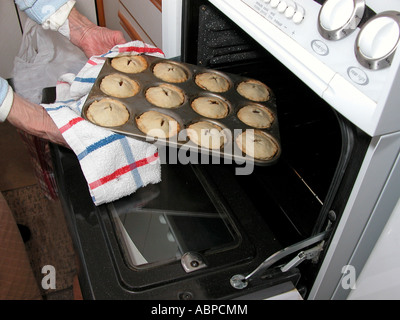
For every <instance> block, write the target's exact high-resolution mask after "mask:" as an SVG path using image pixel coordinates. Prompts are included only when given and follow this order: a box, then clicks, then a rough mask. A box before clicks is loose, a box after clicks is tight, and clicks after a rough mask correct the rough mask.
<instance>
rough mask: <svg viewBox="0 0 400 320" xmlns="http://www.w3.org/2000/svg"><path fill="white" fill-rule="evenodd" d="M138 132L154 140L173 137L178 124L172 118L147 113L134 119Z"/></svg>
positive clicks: (177, 130) (177, 129) (154, 112)
mask: <svg viewBox="0 0 400 320" xmlns="http://www.w3.org/2000/svg"><path fill="white" fill-rule="evenodd" d="M136 124H137V126H138V128H139V130H140V131H142V132H143V133H145V134H147V135H149V136H151V137H156V138H169V137H173V136H175V135H176V134H177V133H178V132H179V130H180V126H179V123H178V122H177V121H176V120H175V119H174V118H172V117H170V116H167V115H166V114H163V113H160V112H157V111H147V112H145V113H143V114H142V115H140V116H139V117H137V118H136Z"/></svg>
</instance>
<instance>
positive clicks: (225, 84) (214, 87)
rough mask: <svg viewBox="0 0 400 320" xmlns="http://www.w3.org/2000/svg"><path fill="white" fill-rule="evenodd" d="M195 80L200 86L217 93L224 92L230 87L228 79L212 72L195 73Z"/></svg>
mask: <svg viewBox="0 0 400 320" xmlns="http://www.w3.org/2000/svg"><path fill="white" fill-rule="evenodd" d="M195 82H196V84H197V85H198V86H199V87H200V88H203V89H204V90H208V91H211V92H217V93H221V92H226V91H228V90H229V87H230V85H229V81H228V80H227V79H226V78H225V77H223V76H221V75H219V74H217V73H214V72H205V73H201V74H199V75H197V76H196V78H195Z"/></svg>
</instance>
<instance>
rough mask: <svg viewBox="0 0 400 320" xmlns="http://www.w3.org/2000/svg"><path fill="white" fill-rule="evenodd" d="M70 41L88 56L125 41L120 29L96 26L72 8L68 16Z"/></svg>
mask: <svg viewBox="0 0 400 320" xmlns="http://www.w3.org/2000/svg"><path fill="white" fill-rule="evenodd" d="M68 21H69V28H70V38H71V42H72V43H73V44H74V45H76V46H77V47H79V48H81V49H82V50H83V52H84V53H85V54H86V56H87V57H88V58H90V57H92V56H94V55H101V54H104V53H107V52H108V51H109V50H110V49H112V48H113V47H114V46H116V45H117V44H123V43H126V40H125V38H124V36H123V34H122V32H121V31H114V30H110V29H107V28H104V27H99V26H96V25H95V24H94V23H92V22H91V21H90V20H89V19H87V18H86V17H85V16H83V15H81V14H80V13H79V12H78V10H76V9H75V8H73V9H72V10H71V13H70V14H69V16H68Z"/></svg>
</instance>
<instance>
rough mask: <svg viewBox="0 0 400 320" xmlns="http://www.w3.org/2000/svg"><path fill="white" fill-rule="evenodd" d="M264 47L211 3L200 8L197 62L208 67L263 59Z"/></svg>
mask: <svg viewBox="0 0 400 320" xmlns="http://www.w3.org/2000/svg"><path fill="white" fill-rule="evenodd" d="M263 56H264V50H261V49H260V48H259V45H258V44H257V43H256V42H254V41H249V38H248V36H247V35H246V34H245V33H244V32H243V31H242V30H241V29H239V28H238V27H237V25H235V24H234V23H232V22H231V21H230V20H228V19H226V18H225V17H224V16H222V15H221V14H220V13H219V12H217V10H216V9H214V8H213V7H212V6H210V5H202V6H200V9H199V34H198V50H197V64H198V65H201V66H205V67H210V68H218V67H223V66H224V65H228V64H232V63H239V62H240V64H246V63H251V62H254V61H257V60H259V59H262V58H263Z"/></svg>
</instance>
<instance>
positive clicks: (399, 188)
mask: <svg viewBox="0 0 400 320" xmlns="http://www.w3.org/2000/svg"><path fill="white" fill-rule="evenodd" d="M210 2H211V3H212V4H213V5H215V6H216V7H217V8H218V9H219V10H220V11H222V12H223V13H224V14H225V15H226V16H227V17H228V18H229V19H231V20H232V21H233V22H235V23H236V24H237V25H238V26H239V27H240V28H241V29H243V30H244V31H245V32H246V33H247V34H249V35H250V36H251V37H252V38H254V39H255V40H256V41H257V42H258V43H259V44H261V45H262V46H263V47H264V48H265V49H266V50H268V51H269V52H270V53H271V54H272V55H273V56H274V57H275V58H276V59H278V60H279V61H280V62H281V63H282V64H284V65H285V66H286V67H287V68H288V69H289V70H290V71H291V72H292V73H293V74H295V75H296V76H297V77H299V78H300V79H301V81H303V82H304V83H305V84H307V86H308V87H310V88H311V89H312V90H313V91H314V92H315V93H316V94H317V95H319V96H320V97H321V98H322V99H323V100H325V101H326V102H327V103H328V104H329V105H331V106H332V108H334V109H335V110H336V111H337V112H339V113H340V114H341V115H343V116H344V117H345V118H347V119H348V120H349V121H350V122H352V123H353V124H355V125H356V126H357V127H358V128H360V129H361V130H363V131H364V132H365V133H367V134H368V135H369V136H370V137H372V139H371V143H370V145H369V147H368V151H367V153H366V155H365V158H364V161H363V164H362V166H361V170H360V172H359V174H358V176H357V179H356V182H355V184H354V186H353V188H352V191H351V195H350V197H349V199H348V201H347V204H346V206H345V209H344V212H343V216H342V218H341V220H340V223H339V226H338V228H337V230H336V232H335V235H334V237H333V240H332V242H331V244H330V246H329V248H328V249H327V250H328V251H327V254H326V256H325V259H324V262H323V264H322V267H321V269H320V271H319V273H318V276H317V279H316V281H315V283H314V285H313V288H312V290H311V292H310V295H309V298H311V299H331V298H332V299H335V298H336V299H343V298H347V297H356V298H358V297H360V298H362V297H363V296H364V294H363V293H362V292H357V291H356V290H353V292H351V291H352V290H351V289H349V287H348V286H347V287H346V285H343V283H344V282H345V281H347V280H349V279H348V278H347V279H346V276H347V277H349V276H350V273H351V272H350V271H349V270H350V269H348V270H347V269H344V268H345V266H350V267H349V268H353V269H352V270H353V271H354V272H355V273H356V276H357V277H358V275H359V274H361V273H362V270H363V267H364V265H365V263H366V261H367V260H368V258H369V257H370V254H371V252H372V250H373V248H374V246H375V244H376V243H377V240H378V239H379V237H380V236H381V232H382V230H383V228H384V226H385V225H386V223H387V221H388V220H389V218H390V217H391V216H392V220H394V219H395V216H398V215H399V210H395V206H396V204H397V201H398V199H399V193H400V177H399V169H400V164H399V158H398V156H399V148H400V132H399V129H400V106H399V103H400V91H399V90H400V52H399V49H398V50H396V49H397V46H398V42H399V38H400V27H399V21H400V13H399V11H400V2H399V1H396V0H392V1H379V0H375V1H373V0H367V1H358V0H328V1H313V0H294V1H292V0H281V1H280V0H234V1H231V0H229V1H228V0H210ZM394 227H395V226H394ZM386 228H387V229H386V230H391V232H398V229H397V230H396V229H394V230H393V229H392V228H391V227H390V225H388V226H387V227H386ZM382 236H385V234H383V235H382ZM377 250H378V249H377ZM388 250H389V251H388V252H386V253H383V256H384V257H386V256H389V257H392V258H390V259H389V260H388V261H390V263H391V264H392V266H393V267H397V268H398V267H399V264H398V263H399V261H398V259H395V258H393V256H396V255H398V252H394V251H393V249H388ZM390 250H392V251H390ZM380 254H382V252H380V253H378V254H377V253H375V255H373V256H371V257H370V261H369V263H371V264H373V263H374V262H373V257H375V256H380ZM381 257H382V256H381ZM393 259H394V260H393ZM371 260H372V262H371ZM382 263H383V262H382ZM396 263H397V266H396ZM375 265H376V263H375ZM381 268H382V269H383V270H385V268H386V267H385V266H384V265H382V266H381ZM389 269H390V268H389ZM369 270H370V269H369ZM365 272H367V271H365ZM372 276H373V274H372ZM388 276H390V273H388ZM372 278H373V277H372ZM363 279H367V281H368V279H369V278H368V275H364V277H363ZM379 279H381V283H380V286H379V289H377V290H382V291H383V292H384V291H385V290H384V289H385V284H384V283H385V281H389V282H390V281H393V279H390V280H388V278H385V276H384V275H382V274H380V277H379ZM389 282H386V283H387V284H388V286H389ZM390 285H394V286H397V288H399V283H395V284H393V282H392V283H390ZM373 293H374V291H373V290H372V295H371V296H370V298H371V297H372V298H373V297H374V295H373ZM378 297H379V296H378ZM397 298H398V296H397Z"/></svg>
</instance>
